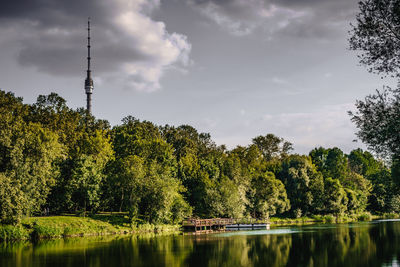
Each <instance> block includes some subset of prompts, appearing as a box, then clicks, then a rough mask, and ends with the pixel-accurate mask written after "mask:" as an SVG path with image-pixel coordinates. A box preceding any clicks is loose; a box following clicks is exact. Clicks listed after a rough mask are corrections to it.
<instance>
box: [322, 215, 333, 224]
mask: <svg viewBox="0 0 400 267" xmlns="http://www.w3.org/2000/svg"><path fill="white" fill-rule="evenodd" d="M323 220H324V222H326V223H335V222H336V218H335V216H333V215H325V216H324V218H323Z"/></svg>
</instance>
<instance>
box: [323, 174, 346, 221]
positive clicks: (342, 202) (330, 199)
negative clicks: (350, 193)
mask: <svg viewBox="0 0 400 267" xmlns="http://www.w3.org/2000/svg"><path fill="white" fill-rule="evenodd" d="M324 197H325V210H326V212H327V213H333V214H335V215H337V216H338V215H341V214H343V213H344V212H345V211H346V210H347V202H348V198H347V195H346V191H345V190H344V189H343V187H342V185H341V184H340V181H339V180H338V179H332V178H326V179H325V195H324Z"/></svg>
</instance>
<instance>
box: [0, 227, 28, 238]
mask: <svg viewBox="0 0 400 267" xmlns="http://www.w3.org/2000/svg"><path fill="white" fill-rule="evenodd" d="M24 239H29V232H28V230H27V229H25V228H24V227H22V226H21V225H18V226H13V225H0V241H14V240H24Z"/></svg>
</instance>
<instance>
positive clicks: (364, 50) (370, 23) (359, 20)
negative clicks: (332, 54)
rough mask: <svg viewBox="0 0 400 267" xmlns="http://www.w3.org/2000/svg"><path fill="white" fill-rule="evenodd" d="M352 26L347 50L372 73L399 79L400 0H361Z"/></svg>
mask: <svg viewBox="0 0 400 267" xmlns="http://www.w3.org/2000/svg"><path fill="white" fill-rule="evenodd" d="M359 9H360V11H359V13H358V14H357V17H356V23H355V24H353V25H352V30H351V31H350V34H351V37H350V39H349V42H350V48H351V49H353V50H358V51H361V54H360V55H359V58H360V63H361V64H363V65H366V66H367V67H368V68H369V70H370V71H371V72H375V73H379V74H382V75H386V74H390V75H392V76H396V77H400V73H399V70H400V69H399V67H400V16H399V14H400V1H399V0H362V1H360V2H359Z"/></svg>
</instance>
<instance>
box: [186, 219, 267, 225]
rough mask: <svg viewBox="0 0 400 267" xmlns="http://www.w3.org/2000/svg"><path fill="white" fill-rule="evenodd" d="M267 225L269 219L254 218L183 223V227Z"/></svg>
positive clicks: (194, 220)
mask: <svg viewBox="0 0 400 267" xmlns="http://www.w3.org/2000/svg"><path fill="white" fill-rule="evenodd" d="M264 223H265V224H266V223H269V220H267V219H254V218H242V219H233V218H214V219H195V218H189V219H186V220H184V221H183V222H182V226H194V227H197V226H214V225H221V226H225V225H231V224H264Z"/></svg>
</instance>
